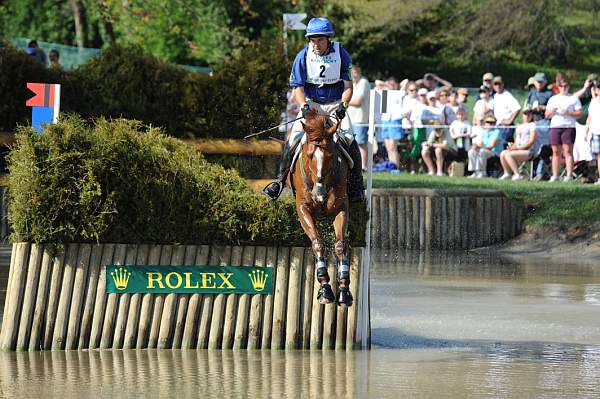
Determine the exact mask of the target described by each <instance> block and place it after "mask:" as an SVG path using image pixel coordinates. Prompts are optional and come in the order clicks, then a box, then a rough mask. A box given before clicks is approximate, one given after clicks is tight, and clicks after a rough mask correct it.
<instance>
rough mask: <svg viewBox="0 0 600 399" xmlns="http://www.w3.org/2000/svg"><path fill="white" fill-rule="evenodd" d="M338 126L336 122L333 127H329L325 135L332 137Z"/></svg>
mask: <svg viewBox="0 0 600 399" xmlns="http://www.w3.org/2000/svg"><path fill="white" fill-rule="evenodd" d="M339 124H340V122H336V123H335V124H334V125H333V126H331V127H330V128H329V129H327V135H328V136H333V134H334V133H335V131H336V130H337V128H338V125H339Z"/></svg>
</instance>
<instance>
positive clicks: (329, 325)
mask: <svg viewBox="0 0 600 399" xmlns="http://www.w3.org/2000/svg"><path fill="white" fill-rule="evenodd" d="M327 272H328V273H329V276H330V277H331V281H330V282H329V284H331V289H332V290H333V293H334V295H336V293H337V287H338V284H337V278H336V272H337V270H336V267H335V257H334V256H333V254H329V256H328V259H327ZM324 307H325V309H324V313H325V314H324V315H323V344H322V348H323V349H335V343H334V341H335V327H336V316H337V311H336V310H337V309H336V307H337V306H336V304H335V303H332V304H327V305H324Z"/></svg>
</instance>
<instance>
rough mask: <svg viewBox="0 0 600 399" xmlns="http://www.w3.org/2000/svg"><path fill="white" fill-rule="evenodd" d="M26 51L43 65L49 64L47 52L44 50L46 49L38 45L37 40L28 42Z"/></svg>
mask: <svg viewBox="0 0 600 399" xmlns="http://www.w3.org/2000/svg"><path fill="white" fill-rule="evenodd" d="M25 51H26V52H27V54H29V55H30V56H31V58H33V59H34V60H36V61H37V62H39V63H41V64H42V65H46V64H47V61H46V53H45V52H44V50H42V49H41V48H39V47H38V44H37V41H36V40H31V41H30V42H29V43H27V49H26V50H25Z"/></svg>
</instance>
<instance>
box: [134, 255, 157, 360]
mask: <svg viewBox="0 0 600 399" xmlns="http://www.w3.org/2000/svg"><path fill="white" fill-rule="evenodd" d="M162 252H163V247H162V246H161V245H153V246H152V247H151V248H150V253H149V255H148V265H153V266H154V265H160V264H161V254H162ZM153 313H154V294H143V295H142V305H141V307H140V315H139V323H138V328H137V337H136V341H135V347H136V348H137V349H142V348H147V345H148V341H149V339H150V329H151V328H152V315H153Z"/></svg>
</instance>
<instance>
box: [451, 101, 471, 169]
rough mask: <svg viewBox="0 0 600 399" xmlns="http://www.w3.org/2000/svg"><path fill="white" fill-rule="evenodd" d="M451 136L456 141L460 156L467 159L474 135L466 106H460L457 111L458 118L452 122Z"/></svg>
mask: <svg viewBox="0 0 600 399" xmlns="http://www.w3.org/2000/svg"><path fill="white" fill-rule="evenodd" d="M450 136H451V137H452V138H453V139H454V141H455V142H456V147H457V150H458V156H459V158H462V159H466V155H467V151H469V149H470V148H471V139H473V136H472V132H471V124H470V123H469V121H468V120H467V111H465V109H464V108H459V109H458V110H457V111H456V120H455V121H454V122H452V123H451V124H450Z"/></svg>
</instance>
